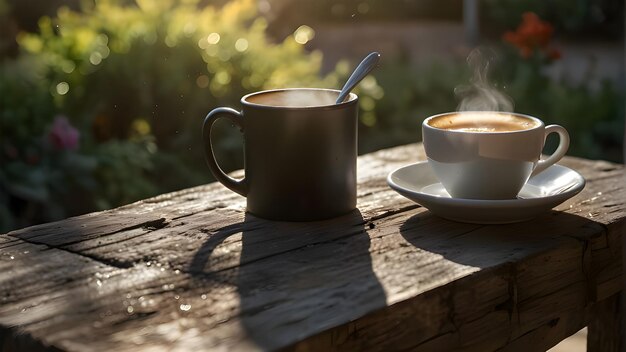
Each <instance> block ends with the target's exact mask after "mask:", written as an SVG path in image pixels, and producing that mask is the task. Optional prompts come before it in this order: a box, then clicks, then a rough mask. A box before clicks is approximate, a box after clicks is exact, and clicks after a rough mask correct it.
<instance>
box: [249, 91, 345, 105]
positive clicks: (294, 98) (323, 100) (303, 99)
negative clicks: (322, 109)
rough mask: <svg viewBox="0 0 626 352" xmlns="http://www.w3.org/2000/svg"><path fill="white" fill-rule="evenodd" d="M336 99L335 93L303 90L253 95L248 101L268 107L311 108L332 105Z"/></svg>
mask: <svg viewBox="0 0 626 352" xmlns="http://www.w3.org/2000/svg"><path fill="white" fill-rule="evenodd" d="M336 99H337V92H333V91H326V90H316V89H306V88H303V89H290V90H283V91H275V92H268V93H262V94H258V95H253V96H251V97H249V98H248V101H249V102H251V103H255V104H261V105H270V106H283V107H313V106H326V105H334V104H335V100H336Z"/></svg>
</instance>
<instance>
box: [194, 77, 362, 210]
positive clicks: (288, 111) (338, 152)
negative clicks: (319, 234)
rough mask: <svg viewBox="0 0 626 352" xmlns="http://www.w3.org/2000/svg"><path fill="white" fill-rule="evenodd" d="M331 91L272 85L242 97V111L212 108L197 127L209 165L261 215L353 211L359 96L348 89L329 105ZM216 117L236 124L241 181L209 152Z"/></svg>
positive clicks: (335, 92)
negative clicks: (241, 143) (241, 156)
mask: <svg viewBox="0 0 626 352" xmlns="http://www.w3.org/2000/svg"><path fill="white" fill-rule="evenodd" d="M338 95H339V91H338V90H332V89H312V88H294V89H278V90H271V91H263V92H257V93H252V94H249V95H246V96H244V97H243V98H241V105H242V106H243V108H242V110H241V111H236V110H233V109H230V108H216V109H214V110H212V111H211V112H210V113H209V114H208V115H207V116H206V118H205V120H204V125H203V137H204V148H205V156H206V161H207V164H208V166H209V169H210V170H211V172H212V173H213V175H214V176H215V178H216V179H217V180H218V181H220V182H221V183H222V184H224V185H225V186H226V187H228V188H229V189H231V190H233V191H235V192H237V193H239V194H241V195H243V196H244V197H246V198H247V202H246V203H247V211H248V212H250V213H251V214H253V215H256V216H259V217H262V218H266V219H272V220H286V221H310V220H319V219H326V218H331V217H335V216H338V215H342V214H345V213H348V212H350V211H352V210H354V209H356V160H357V118H358V104H357V103H358V98H357V96H356V95H355V94H352V93H351V94H350V97H349V98H348V100H347V101H345V102H343V103H341V104H335V100H336V99H337V97H338ZM219 118H227V119H229V120H231V121H232V122H233V123H235V124H236V125H238V126H239V127H240V128H241V129H242V132H243V137H244V169H245V176H244V178H243V179H240V180H237V179H233V178H232V177H230V176H228V175H226V174H225V173H224V172H223V171H222V170H221V169H220V167H219V166H218V165H217V162H216V160H215V157H214V155H213V147H212V145H211V126H212V125H213V123H214V122H215V121H216V120H217V119H219Z"/></svg>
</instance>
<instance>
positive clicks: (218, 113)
mask: <svg viewBox="0 0 626 352" xmlns="http://www.w3.org/2000/svg"><path fill="white" fill-rule="evenodd" d="M222 117H224V118H227V119H229V120H230V121H232V122H233V123H234V124H235V125H237V126H239V128H240V129H241V130H242V131H243V115H242V114H241V113H240V112H239V111H237V110H234V109H231V108H215V109H213V110H211V112H209V113H208V114H207V115H206V117H205V118H204V123H203V124H202V139H203V140H204V156H205V159H206V163H207V165H208V166H209V169H210V170H211V173H212V174H213V176H215V178H216V179H217V180H218V181H220V182H221V183H222V184H223V185H224V186H226V187H227V188H229V189H230V190H232V191H234V192H236V193H238V194H240V195H242V196H244V197H245V196H246V194H247V193H248V185H247V183H246V177H245V176H244V177H243V178H242V179H240V180H237V179H235V178H232V177H230V176H228V175H226V173H224V171H223V170H222V169H221V168H220V167H219V165H217V161H216V160H215V154H214V153H213V146H212V145H211V128H212V127H213V124H214V123H215V121H217V120H218V119H219V118H222Z"/></svg>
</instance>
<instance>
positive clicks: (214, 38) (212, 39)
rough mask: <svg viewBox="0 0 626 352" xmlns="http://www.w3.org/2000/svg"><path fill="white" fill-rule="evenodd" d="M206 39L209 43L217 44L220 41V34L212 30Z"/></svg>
mask: <svg viewBox="0 0 626 352" xmlns="http://www.w3.org/2000/svg"><path fill="white" fill-rule="evenodd" d="M206 40H207V41H208V42H209V44H217V43H219V42H220V35H219V34H218V33H215V32H213V33H211V34H209V36H208V37H207V38H206Z"/></svg>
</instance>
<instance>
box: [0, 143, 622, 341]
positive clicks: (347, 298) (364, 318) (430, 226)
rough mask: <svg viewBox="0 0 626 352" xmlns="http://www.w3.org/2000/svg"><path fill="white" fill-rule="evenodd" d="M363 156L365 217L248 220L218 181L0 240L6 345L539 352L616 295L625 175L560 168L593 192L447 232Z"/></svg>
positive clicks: (587, 165)
mask: <svg viewBox="0 0 626 352" xmlns="http://www.w3.org/2000/svg"><path fill="white" fill-rule="evenodd" d="M423 158H424V155H423V150H422V148H421V146H420V145H417V144H415V145H408V146H403V147H398V148H393V149H388V150H383V151H380V152H377V153H373V154H369V155H366V156H363V157H360V158H359V201H358V207H359V211H358V212H354V213H352V214H349V215H346V216H343V217H340V218H336V219H332V220H328V221H320V222H314V223H281V222H270V221H265V220H261V219H257V218H255V217H253V216H250V215H247V214H245V212H244V208H245V199H244V198H242V197H240V196H238V195H236V194H234V193H233V192H230V191H228V190H226V189H225V188H224V187H223V186H221V185H219V184H215V183H214V184H208V185H205V186H201V187H196V188H191V189H186V190H183V191H180V192H175V193H171V194H166V195H162V196H159V197H156V198H152V199H148V200H145V201H141V202H137V203H134V204H130V205H128V206H124V207H121V208H117V209H113V210H109V211H104V212H100V213H94V214H88V215H84V216H79V217H75V218H70V219H67V220H64V221H60V222H55V223H48V224H43V225H38V226H33V227H30V228H26V229H22V230H18V231H14V232H11V233H9V234H6V235H2V236H0V325H1V326H2V332H0V339H1V340H0V344H3V345H0V346H3V347H4V348H5V349H9V350H10V349H11V348H15V349H19V348H20V347H23V346H26V345H25V344H24V340H29V341H30V343H31V345H29V346H31V347H32V346H40V347H41V346H53V347H55V348H59V349H62V350H70V351H96V350H115V351H127V350H132V351H137V350H146V351H159V350H178V351H190V350H208V349H211V350H229V351H230V350H233V351H236V350H256V349H261V350H273V349H280V348H286V349H292V350H298V351H309V350H311V351H317V350H332V349H341V350H363V349H370V350H390V349H393V350H401V349H402V350H404V349H410V350H418V351H445V350H467V351H494V350H507V351H509V350H510V351H517V350H520V351H522V350H523V351H531V350H537V351H539V350H545V349H547V348H549V347H551V346H553V345H554V344H556V343H557V342H558V341H560V340H562V339H563V338H565V337H567V336H569V335H570V334H572V333H574V332H576V331H577V330H579V329H580V328H581V327H583V326H585V325H586V324H587V322H588V321H589V320H590V317H591V316H592V313H593V312H594V311H595V309H596V307H598V306H599V304H602V303H603V300H605V299H607V298H610V297H611V296H613V295H615V294H616V293H618V292H619V291H620V290H621V289H622V286H621V279H622V262H621V260H622V253H621V241H622V237H623V235H624V231H625V229H626V225H625V224H626V222H625V220H624V218H625V217H626V190H625V186H626V182H625V181H626V173H625V169H624V166H623V165H616V164H612V163H607V162H603V161H587V160H582V159H576V158H565V159H564V160H563V161H562V164H564V165H566V166H569V167H571V168H574V169H576V170H577V171H579V172H580V173H581V174H583V175H584V176H585V178H586V179H587V186H586V188H585V189H584V190H583V192H582V193H581V194H579V195H578V196H576V197H574V198H572V199H571V200H569V201H568V202H566V203H564V204H562V205H560V206H559V207H557V208H556V210H555V211H552V212H550V213H546V214H545V215H543V216H541V217H540V218H537V219H535V220H533V221H529V222H524V223H519V224H512V225H498V226H495V225H491V226H482V225H473V224H462V223H456V222H451V221H447V220H443V219H441V218H438V217H436V216H434V215H432V214H431V213H430V212H428V211H427V210H426V209H423V208H421V207H419V206H417V205H416V204H414V203H412V202H410V201H408V200H406V199H405V198H403V197H401V196H399V195H398V194H396V193H395V192H394V191H392V190H391V189H390V188H389V187H388V186H387V185H386V183H385V177H386V175H387V174H388V172H390V171H391V170H393V169H395V168H397V167H399V166H401V165H404V164H407V163H410V162H415V161H417V160H422V159H423Z"/></svg>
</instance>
